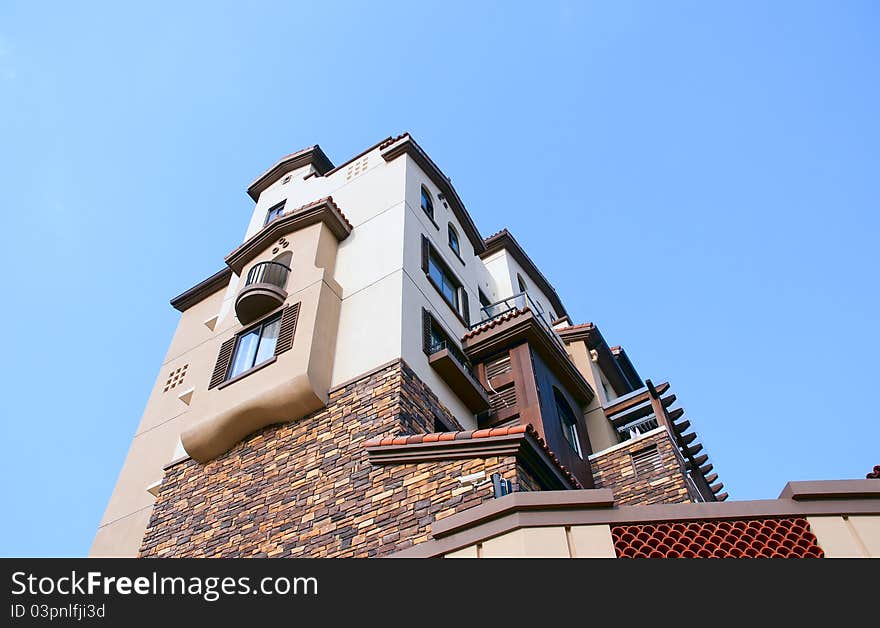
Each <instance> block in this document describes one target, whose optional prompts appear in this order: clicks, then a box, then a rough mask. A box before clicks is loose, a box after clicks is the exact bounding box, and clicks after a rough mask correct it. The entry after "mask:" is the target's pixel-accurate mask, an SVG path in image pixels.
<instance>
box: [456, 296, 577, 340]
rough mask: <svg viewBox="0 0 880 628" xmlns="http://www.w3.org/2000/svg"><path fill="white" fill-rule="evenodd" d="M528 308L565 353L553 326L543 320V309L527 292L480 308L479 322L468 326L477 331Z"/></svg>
mask: <svg viewBox="0 0 880 628" xmlns="http://www.w3.org/2000/svg"><path fill="white" fill-rule="evenodd" d="M526 308H528V309H529V310H530V311H531V312H532V314H533V315H534V317H535V319H536V320H537V321H538V323H539V324H540V325H541V327H543V328H544V330H545V331H546V332H547V333H548V334H549V335H550V337H551V338H552V339H553V341H554V342H555V343H556V344H557V346H558V347H559V348H560V349H562V352H563V353H565V345H564V344H563V343H562V340H560V339H559V336H558V335H557V333H556V330H554V329H553V326H552V325H550V323H548V322H547V319H546V318H544V308H542V307H541V306H540V304H538V302H537V301H535V300H534V299H533V298H532V297H531V296H530V295H529V293H528V292H520V293H519V294H515V295H513V296H512V297H507V298H506V299H501V300H500V301H496V302H495V303H491V304H489V305H487V306H485V307H481V308H480V316H481V320H480V321H478V322H476V323H474V324H473V325H471V326H470V328H471V329H477V328H478V327H482V326H483V325H485V324H486V323H488V322H490V321H492V320H494V319H496V318H499V317H501V316H504V315H505V314H507V313H508V312H513V311H516V310H524V309H526Z"/></svg>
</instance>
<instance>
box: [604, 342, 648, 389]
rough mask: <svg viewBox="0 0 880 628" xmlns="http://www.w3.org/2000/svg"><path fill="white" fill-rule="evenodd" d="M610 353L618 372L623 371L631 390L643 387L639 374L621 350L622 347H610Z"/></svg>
mask: <svg viewBox="0 0 880 628" xmlns="http://www.w3.org/2000/svg"><path fill="white" fill-rule="evenodd" d="M611 353H612V354H613V355H614V359H615V360H616V361H617V365H618V366H619V367H620V370H621V371H623V374H624V375H625V376H626V379H627V381H628V382H629V383H630V386H631V387H632V388H633V390H635V389H637V388H641V387H642V386H644V383H643V382H642V378H641V376H640V375H639V372H638V371H637V370H636V367H635V366H634V365H633V363H632V361H631V360H630V359H629V356H628V355H627V354H626V351H625V350H624V349H623V347H621V346H620V345H617V346H616V347H611Z"/></svg>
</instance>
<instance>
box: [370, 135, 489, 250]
mask: <svg viewBox="0 0 880 628" xmlns="http://www.w3.org/2000/svg"><path fill="white" fill-rule="evenodd" d="M379 148H380V149H381V151H382V157H383V158H384V159H385V161H391V160H393V159H396V158H397V157H400V156H401V155H409V157H410V158H411V159H412V160H413V161H414V162H416V164H417V165H418V166H419V168H421V169H422V170H424V171H425V174H427V175H428V176H429V177H430V178H431V181H432V182H433V183H434V185H436V186H437V187H438V188H439V189H440V191H441V192H442V193H443V197H444V200H445V201H446V202H447V203H448V204H449V207H450V208H451V209H452V213H453V214H455V217H456V218H457V219H458V222H459V224H460V225H461V228H462V229H464V232H465V235H467V237H468V240H470V242H471V244H472V245H473V247H474V253H476V254H477V255H480V254H481V253H482V252H483V250H484V249H485V248H486V247H485V245H484V244H483V236H481V235H480V230H479V229H477V226H476V225H475V224H474V221H473V219H472V218H471V215H470V214H469V213H468V211H467V209H465V207H464V203H463V202H462V200H461V198H460V197H459V196H458V192H456V191H455V188H454V187H452V183H451V182H450V180H449V177H447V176H446V175H445V174H443V171H442V170H440V168H439V167H438V166H437V164H435V163H434V162H433V161H432V160H431V158H430V157H428V154H427V153H426V152H425V151H424V150H423V149H422V147H421V146H419V145H418V144H417V143H416V141H415V140H414V139H413V138H412V136H410V134H409V133H404V134H403V135H398V136H397V137H393V138H389V139H387V140H385V141H384V142H382V143H381V144H380V145H379Z"/></svg>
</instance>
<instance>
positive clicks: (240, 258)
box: [226, 196, 352, 275]
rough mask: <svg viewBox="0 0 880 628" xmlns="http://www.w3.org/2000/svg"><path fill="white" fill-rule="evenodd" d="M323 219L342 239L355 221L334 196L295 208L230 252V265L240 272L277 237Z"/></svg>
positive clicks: (236, 271)
mask: <svg viewBox="0 0 880 628" xmlns="http://www.w3.org/2000/svg"><path fill="white" fill-rule="evenodd" d="M319 222H323V223H324V224H326V225H327V227H328V228H329V229H330V231H332V232H333V235H335V236H336V238H337V239H338V240H340V241H341V240H344V239H345V238H347V237H348V234H350V233H351V230H352V226H351V223H350V222H348V219H347V218H346V217H345V215H344V214H343V213H342V211H341V210H340V209H339V207H338V206H337V205H336V203H334V202H333V198H332V197H330V196H328V197H327V198H322V199H321V200H318V201H314V202H312V203H309V204H307V205H303V206H302V207H299V208H297V209H294V210H293V211H291V212H290V213H287V214H284V215H283V216H282V217H281V218H278V219H276V220H273V221H272V222H270V223H269V224H268V225H266V226H265V227H263V228H262V229H260V230H259V231H257V232H256V233H255V234H254V235H252V236H251V237H250V238H248V239H247V240H245V241H244V242H243V243H242V244H241V245H240V246H239V247H238V248H236V249H235V250H234V251H232V253H230V254H229V255H227V256H226V265H227V266H229V268H231V269H232V270H233V271H235V273H236V274H238V275H240V274H241V271H242V270H243V269H244V267H245V265H246V264H247V263H248V262H249V261H251V260H252V259H254V258H255V257H256V256H257V255H259V254H260V252H262V251H263V250H264V249H265V248H266V247H267V246H269V244H270V243H271V242H272V241H273V240H276V239H277V238H280V237H281V236H283V235H286V234H288V233H291V232H293V231H298V230H299V229H302V228H304V227H308V226H310V225H313V224H316V223H319Z"/></svg>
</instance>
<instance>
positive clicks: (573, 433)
mask: <svg viewBox="0 0 880 628" xmlns="http://www.w3.org/2000/svg"><path fill="white" fill-rule="evenodd" d="M553 396H554V397H555V398H556V414H558V415H559V423H560V426H561V427H562V435H563V436H565V440H567V441H568V444H569V445H571V448H572V449H574V451H575V453H576V454H577V455H578V457H579V458H583V457H584V454H583V452H582V451H581V440H580V438H579V437H578V429H577V419H576V418H575V416H574V412H572V409H571V406H570V405H568V402H567V401H566V400H565V397H563V396H562V393H561V392H559V389H558V388H554V389H553Z"/></svg>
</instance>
